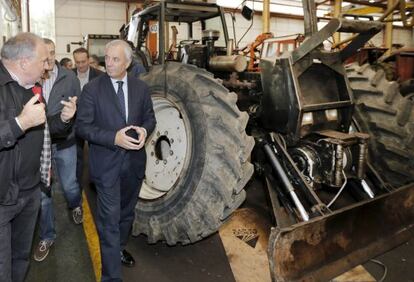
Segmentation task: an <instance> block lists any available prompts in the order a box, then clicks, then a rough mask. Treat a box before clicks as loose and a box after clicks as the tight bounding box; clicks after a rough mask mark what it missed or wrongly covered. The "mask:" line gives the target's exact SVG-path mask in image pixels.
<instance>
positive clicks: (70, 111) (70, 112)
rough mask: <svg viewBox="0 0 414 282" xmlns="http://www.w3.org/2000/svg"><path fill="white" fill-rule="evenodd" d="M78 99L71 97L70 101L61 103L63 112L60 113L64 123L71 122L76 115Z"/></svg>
mask: <svg viewBox="0 0 414 282" xmlns="http://www.w3.org/2000/svg"><path fill="white" fill-rule="evenodd" d="M77 99H78V97H76V96H75V97H69V101H63V100H62V101H60V103H61V104H62V105H63V109H62V112H61V113H60V119H61V120H62V121H63V122H69V121H70V120H71V119H72V118H73V116H74V115H75V113H76V101H77Z"/></svg>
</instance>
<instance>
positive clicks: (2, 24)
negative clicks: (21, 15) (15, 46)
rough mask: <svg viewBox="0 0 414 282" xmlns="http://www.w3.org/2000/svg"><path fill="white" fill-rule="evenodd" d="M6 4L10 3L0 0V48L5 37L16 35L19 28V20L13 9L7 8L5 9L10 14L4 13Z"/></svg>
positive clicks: (5, 39)
mask: <svg viewBox="0 0 414 282" xmlns="http://www.w3.org/2000/svg"><path fill="white" fill-rule="evenodd" d="M6 2H7V3H6ZM6 5H10V3H9V1H6V0H0V48H1V47H2V46H3V43H4V42H5V41H7V39H9V38H10V37H12V36H14V35H16V34H17V33H18V32H19V31H20V28H21V24H20V21H19V19H18V17H17V16H16V14H15V11H14V10H13V11H10V10H9V9H8V10H7V11H8V12H9V13H10V12H11V13H12V14H11V15H9V14H6V9H5V7H6ZM8 7H10V6H8Z"/></svg>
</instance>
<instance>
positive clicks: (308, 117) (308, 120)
mask: <svg viewBox="0 0 414 282" xmlns="http://www.w3.org/2000/svg"><path fill="white" fill-rule="evenodd" d="M301 124H302V126H303V125H310V124H313V114H312V113H311V112H310V113H304V114H303V116H302V123H301Z"/></svg>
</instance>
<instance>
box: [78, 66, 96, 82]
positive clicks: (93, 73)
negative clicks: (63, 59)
mask: <svg viewBox="0 0 414 282" xmlns="http://www.w3.org/2000/svg"><path fill="white" fill-rule="evenodd" d="M72 70H73V71H74V72H75V74H76V76H78V69H77V68H74V69H72ZM103 74H104V72H102V71H100V70H97V69H95V68H93V67H89V77H88V82H89V81H91V80H92V79H94V78H95V77H98V76H100V75H103Z"/></svg>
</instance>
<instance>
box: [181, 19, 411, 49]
mask: <svg viewBox="0 0 414 282" xmlns="http://www.w3.org/2000/svg"><path fill="white" fill-rule="evenodd" d="M226 23H227V29H228V32H229V36H230V38H234V35H233V26H232V22H231V16H230V15H229V14H226ZM250 24H251V22H250V21H247V20H245V19H244V18H243V17H242V16H241V15H240V14H236V21H235V27H236V39H237V41H240V39H241V37H242V36H243V34H244V33H245V32H246V31H247V30H248V27H249V26H250ZM176 26H177V28H178V31H179V34H178V41H179V40H182V39H185V36H184V35H186V27H185V25H181V26H179V25H176ZM321 26H323V24H322V25H321ZM321 26H320V27H319V28H321ZM216 29H219V22H217V27H216ZM262 29H263V23H262V18H261V16H259V15H257V16H254V19H253V25H252V27H251V28H250V30H249V31H248V32H247V34H246V35H245V36H244V37H243V38H242V39H241V41H240V43H239V47H244V46H246V45H248V44H249V43H251V42H253V41H254V40H255V38H256V37H257V36H258V35H259V34H261V33H262V32H263V30H262ZM270 31H271V32H273V34H274V35H275V36H276V37H279V36H285V35H293V34H297V33H302V34H303V33H304V26H303V20H298V19H289V18H280V17H279V18H275V17H273V18H271V19H270ZM347 36H349V34H342V38H346V37H347ZM194 37H195V38H196V39H199V37H200V35H199V34H197V33H196V32H194ZM393 42H394V43H401V44H403V45H405V46H410V45H411V46H413V44H414V43H413V32H411V31H410V30H408V29H400V28H395V29H394V40H393ZM371 43H373V44H374V45H375V46H382V45H383V32H381V33H379V34H378V35H376V36H375V37H373V38H372V39H371ZM217 45H222V44H220V40H219V42H217Z"/></svg>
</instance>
